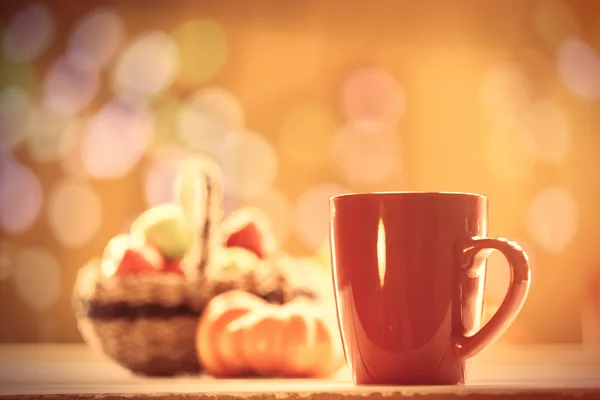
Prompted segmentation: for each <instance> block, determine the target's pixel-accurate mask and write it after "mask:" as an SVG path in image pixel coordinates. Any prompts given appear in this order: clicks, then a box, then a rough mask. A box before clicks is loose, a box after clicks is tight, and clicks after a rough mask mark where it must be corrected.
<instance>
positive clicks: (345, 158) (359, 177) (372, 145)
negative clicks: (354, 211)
mask: <svg viewBox="0 0 600 400" xmlns="http://www.w3.org/2000/svg"><path fill="white" fill-rule="evenodd" d="M331 155H332V161H333V165H334V167H335V168H336V169H337V170H338V172H339V173H340V175H341V176H342V178H343V179H344V181H345V182H346V183H348V184H350V185H364V184H376V183H381V182H386V181H388V180H390V179H391V178H393V177H394V176H395V174H396V173H398V172H400V171H401V162H400V161H401V160H400V140H399V135H398V134H397V133H396V132H395V131H393V130H385V131H381V132H379V133H371V132H365V131H363V130H360V129H359V127H358V126H356V125H354V124H349V125H346V126H345V127H343V128H342V129H340V130H338V131H337V132H336V133H335V135H334V137H333V141H332V143H331Z"/></svg>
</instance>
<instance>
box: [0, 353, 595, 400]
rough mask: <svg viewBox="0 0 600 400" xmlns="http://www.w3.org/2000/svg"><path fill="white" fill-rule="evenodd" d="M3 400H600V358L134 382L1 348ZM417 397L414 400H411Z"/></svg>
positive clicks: (83, 357) (84, 358)
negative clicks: (459, 378)
mask: <svg viewBox="0 0 600 400" xmlns="http://www.w3.org/2000/svg"><path fill="white" fill-rule="evenodd" d="M0 395H1V396H7V397H11V398H13V397H14V396H15V395H23V397H24V398H27V399H37V398H46V397H47V396H50V395H52V396H51V397H52V398H56V396H55V395H58V397H64V398H77V399H79V398H81V399H83V398H86V399H87V398H103V399H106V400H111V399H122V398H124V397H126V398H128V399H146V398H152V399H161V398H164V399H176V398H186V399H188V398H191V399H211V400H221V399H227V400H229V399H235V398H246V399H251V400H262V399H269V400H275V399H287V398H289V399H299V398H300V397H310V398H316V399H323V400H325V399H345V400H348V399H350V400H353V399H357V398H360V399H365V398H369V399H374V398H380V397H392V398H404V397H413V396H414V395H419V398H422V397H425V398H426V399H447V398H454V397H456V396H459V397H460V398H461V399H488V398H493V399H496V400H497V399H501V398H506V397H510V398H511V399H544V400H552V399H559V398H560V399H565V398H569V397H571V396H573V398H578V399H581V400H585V399H600V358H599V357H597V355H594V354H592V353H591V352H590V351H587V350H584V349H583V348H581V347H579V346H533V347H522V348H515V347H502V346H496V347H494V348H492V349H490V350H488V352H486V353H484V354H483V355H481V356H480V357H479V358H477V359H476V360H475V363H474V365H473V369H472V372H471V375H470V380H469V382H468V384H467V385H465V386H450V387H448V386H439V387H395V386H385V387H378V386H362V387H356V386H354V385H353V384H352V382H351V380H350V376H349V374H348V371H347V370H346V369H345V368H344V369H343V370H341V371H340V372H339V373H338V374H337V375H336V376H334V377H332V378H331V379H328V380H306V379H296V380H294V379H227V380H222V379H213V378H210V377H206V376H200V377H184V378H163V379H148V378H143V377H139V376H133V375H132V374H130V373H129V372H128V371H126V370H124V369H122V368H120V367H119V366H117V365H115V364H113V363H111V362H110V361H109V360H107V359H105V358H104V357H103V356H101V355H99V354H96V353H93V352H92V351H91V350H90V349H89V348H87V347H86V346H84V345H0ZM413 398H414V397H413Z"/></svg>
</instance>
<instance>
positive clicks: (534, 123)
mask: <svg viewBox="0 0 600 400" xmlns="http://www.w3.org/2000/svg"><path fill="white" fill-rule="evenodd" d="M521 122H522V124H523V125H522V129H523V131H522V144H523V146H524V149H525V151H526V152H527V153H528V154H529V155H530V156H531V157H533V158H535V159H537V160H539V161H544V162H549V163H560V162H561V161H563V160H564V158H565V157H566V155H567V153H568V151H569V149H570V148H571V135H572V130H571V124H570V123H569V120H568V119H567V116H566V115H565V113H564V112H563V110H562V108H561V107H560V106H559V105H558V104H557V103H556V102H555V101H553V100H550V99H542V100H539V101H536V102H534V103H533V104H532V105H531V107H530V108H529V110H528V111H527V112H526V113H525V114H524V115H523V116H522V121H521Z"/></svg>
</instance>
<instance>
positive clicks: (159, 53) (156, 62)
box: [114, 31, 180, 95]
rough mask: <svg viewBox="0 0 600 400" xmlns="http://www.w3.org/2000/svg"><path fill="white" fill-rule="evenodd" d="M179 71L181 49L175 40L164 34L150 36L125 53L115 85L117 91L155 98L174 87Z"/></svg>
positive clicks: (137, 41) (116, 71)
mask: <svg viewBox="0 0 600 400" xmlns="http://www.w3.org/2000/svg"><path fill="white" fill-rule="evenodd" d="M179 67H180V56H179V48H178V47H177V44H176V43H175V41H174V40H173V38H171V36H170V35H169V34H167V33H166V32H163V31H152V32H148V33H145V34H144V35H143V36H140V37H138V38H137V39H136V40H135V41H134V42H133V43H131V44H130V45H129V47H128V48H127V49H126V50H125V52H124V53H122V55H121V57H120V58H119V60H118V62H117V66H116V68H115V76H114V79H115V84H116V85H117V90H127V91H133V92H135V93H139V94H147V95H155V94H158V93H160V92H162V91H164V90H165V89H167V88H168V87H169V86H170V85H171V84H172V83H173V80H174V79H175V76H176V75H177V73H178V72H179Z"/></svg>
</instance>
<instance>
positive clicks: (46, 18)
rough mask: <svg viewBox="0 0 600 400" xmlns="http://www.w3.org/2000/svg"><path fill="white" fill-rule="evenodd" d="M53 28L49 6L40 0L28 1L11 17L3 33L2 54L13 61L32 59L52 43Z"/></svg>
mask: <svg viewBox="0 0 600 400" xmlns="http://www.w3.org/2000/svg"><path fill="white" fill-rule="evenodd" d="M33 27H35V28H33ZM55 30H56V25H55V21H54V17H53V16H52V12H51V11H50V8H49V7H48V6H47V5H46V4H45V3H43V2H41V1H37V2H34V3H30V4H29V5H27V7H25V8H23V9H22V10H21V11H19V12H18V13H16V14H15V15H13V17H12V18H11V20H10V24H9V26H8V30H7V31H6V32H5V34H4V40H3V50H4V54H5V56H6V57H7V58H8V59H9V60H11V61H14V62H27V61H33V60H34V59H36V58H37V57H38V56H40V55H41V54H42V53H43V52H44V51H45V50H46V49H47V48H48V46H49V45H50V43H52V40H53V39H54V34H55Z"/></svg>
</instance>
